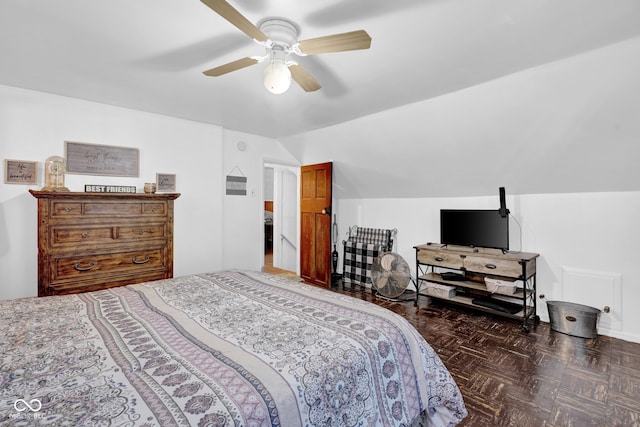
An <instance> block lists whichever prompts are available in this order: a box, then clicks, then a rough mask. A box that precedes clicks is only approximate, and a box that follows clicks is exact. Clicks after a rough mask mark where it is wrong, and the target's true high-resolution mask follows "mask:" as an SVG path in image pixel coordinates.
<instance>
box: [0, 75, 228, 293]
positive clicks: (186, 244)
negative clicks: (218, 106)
mask: <svg viewBox="0 0 640 427" xmlns="http://www.w3.org/2000/svg"><path fill="white" fill-rule="evenodd" d="M222 136H223V132H222V129H221V128H220V127H217V126H211V125H205V124H201V123H196V122H191V121H186V120H180V119H174V118H170V117H166V116H160V115H154V114H149V113H144V112H139V111H134V110H129V109H124V108H119V107H113V106H107V105H102V104H96V103H92V102H87V101H82V100H78V99H72V98H65V97H60V96H55V95H48V94H43V93H39V92H33V91H27V90H23V89H17V88H11V87H7V86H0V159H2V160H4V159H17V160H30V161H38V162H39V169H40V170H39V173H40V178H39V183H38V185H34V186H25V185H15V184H4V183H1V184H0V272H2V273H1V274H0V298H1V299H9V298H18V297H26V296H33V295H36V294H37V271H38V270H37V230H36V224H37V212H36V199H35V198H34V197H32V196H31V195H30V194H29V193H28V192H27V191H28V190H29V189H31V188H32V189H40V188H41V187H42V185H43V178H42V162H43V161H44V160H45V159H46V158H47V157H49V156H51V155H61V156H63V155H64V141H65V140H70V141H81V142H88V143H96V144H108V145H118V146H125V147H134V148H138V149H139V150H140V177H139V178H122V177H100V176H88V175H67V178H66V185H67V187H68V188H69V189H70V190H72V191H83V190H84V184H114V185H135V186H137V187H138V188H139V189H141V188H142V186H143V184H144V182H149V181H151V182H153V181H155V174H156V172H163V173H175V174H176V186H177V192H179V193H181V194H182V195H181V196H180V198H178V199H177V200H176V201H175V241H174V248H175V262H174V274H175V275H184V274H188V273H200V272H204V271H212V270H216V269H220V268H221V267H222V248H223V240H222V206H221V203H220V201H221V199H222V188H223V184H222V176H221V175H222V173H221V171H222V142H223V141H222ZM1 167H2V169H4V162H2V166H1ZM3 174H4V171H3ZM3 182H4V181H3ZM140 191H141V190H140Z"/></svg>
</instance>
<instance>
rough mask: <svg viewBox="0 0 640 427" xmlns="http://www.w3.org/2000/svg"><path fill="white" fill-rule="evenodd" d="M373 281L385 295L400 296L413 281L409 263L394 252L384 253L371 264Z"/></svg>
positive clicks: (377, 288)
mask: <svg viewBox="0 0 640 427" xmlns="http://www.w3.org/2000/svg"><path fill="white" fill-rule="evenodd" d="M371 281H372V282H373V286H374V287H375V289H376V291H377V292H378V293H379V294H380V295H382V296H383V297H387V298H396V297H399V296H400V295H402V294H403V293H404V291H405V290H406V289H407V286H408V285H409V282H410V281H411V270H410V269H409V264H407V262H406V261H405V260H404V258H402V257H401V256H400V255H398V254H396V253H394V252H386V253H383V254H381V255H380V256H378V257H377V258H376V259H375V260H374V261H373V264H372V265H371Z"/></svg>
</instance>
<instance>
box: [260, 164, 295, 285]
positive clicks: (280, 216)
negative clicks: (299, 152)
mask: <svg viewBox="0 0 640 427" xmlns="http://www.w3.org/2000/svg"><path fill="white" fill-rule="evenodd" d="M299 170H300V169H299V168H298V167H294V166H286V165H278V164H267V163H265V165H264V191H263V194H264V271H265V272H268V273H275V274H279V273H286V272H289V273H297V271H298V270H299V268H298V241H299V239H298V235H299V232H298V230H299V221H298V192H299V191H298V176H299Z"/></svg>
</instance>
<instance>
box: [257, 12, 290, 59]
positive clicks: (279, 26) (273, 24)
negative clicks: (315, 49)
mask: <svg viewBox="0 0 640 427" xmlns="http://www.w3.org/2000/svg"><path fill="white" fill-rule="evenodd" d="M258 28H259V29H260V31H262V32H263V33H265V34H266V35H267V36H268V37H269V40H270V42H271V44H272V45H273V46H274V47H275V46H280V47H281V48H282V50H285V51H287V53H289V52H291V47H292V46H293V45H294V44H295V43H296V42H297V41H298V36H299V35H300V29H299V28H298V26H297V25H296V24H294V23H293V22H291V21H289V20H288V19H285V18H266V19H263V20H261V21H260V22H259V23H258Z"/></svg>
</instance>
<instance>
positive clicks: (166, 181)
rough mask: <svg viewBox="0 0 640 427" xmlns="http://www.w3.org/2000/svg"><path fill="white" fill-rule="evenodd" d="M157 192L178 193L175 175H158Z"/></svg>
mask: <svg viewBox="0 0 640 427" xmlns="http://www.w3.org/2000/svg"><path fill="white" fill-rule="evenodd" d="M156 191H158V192H169V193H170V192H174V191H176V176H175V174H171V173H156Z"/></svg>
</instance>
